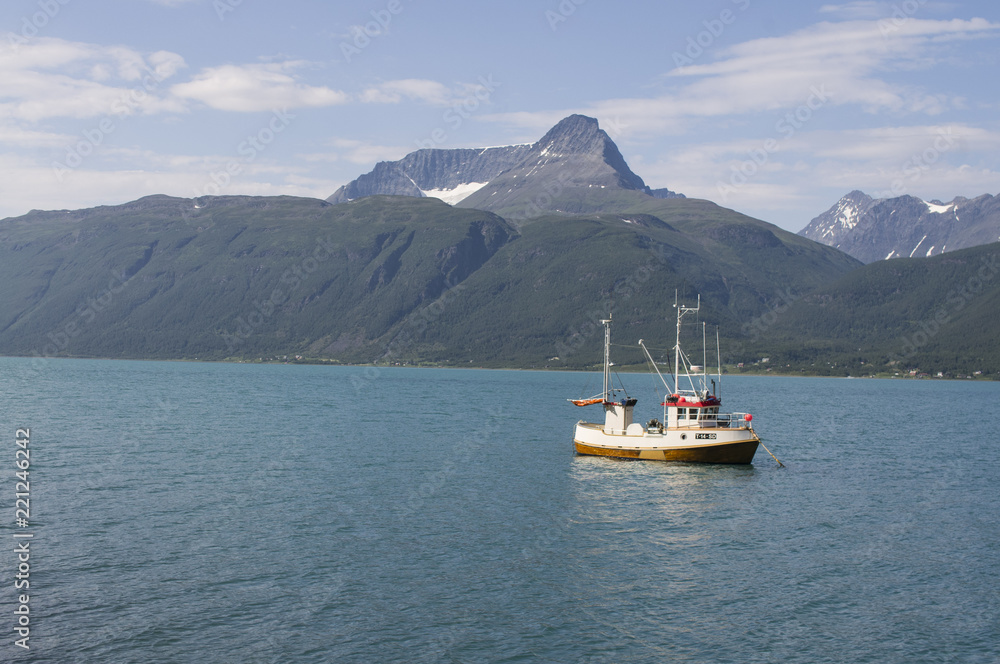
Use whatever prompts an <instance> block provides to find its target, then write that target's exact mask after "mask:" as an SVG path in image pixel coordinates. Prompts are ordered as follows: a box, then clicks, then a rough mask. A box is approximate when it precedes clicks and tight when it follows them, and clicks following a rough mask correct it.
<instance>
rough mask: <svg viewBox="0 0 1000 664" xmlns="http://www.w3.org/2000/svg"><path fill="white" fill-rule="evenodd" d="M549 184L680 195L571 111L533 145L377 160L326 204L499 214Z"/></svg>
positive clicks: (592, 121)
mask: <svg viewBox="0 0 1000 664" xmlns="http://www.w3.org/2000/svg"><path fill="white" fill-rule="evenodd" d="M546 184H548V186H549V188H550V189H551V188H553V187H555V188H556V189H558V190H560V191H561V190H563V189H565V188H567V187H578V188H589V189H593V188H597V189H606V188H607V189H612V190H615V189H618V190H620V189H629V190H635V191H640V192H643V193H646V194H649V195H651V196H655V197H657V198H674V197H681V198H682V197H683V195H681V194H676V193H674V192H672V191H670V190H669V189H658V190H656V191H655V192H654V191H652V190H650V188H649V187H647V186H646V184H645V183H644V182H643V181H642V178H640V177H639V176H638V175H636V174H635V173H633V172H632V170H631V169H630V168H629V167H628V164H627V163H625V158H624V157H623V156H622V154H621V152H620V151H619V150H618V146H617V145H615V142H614V141H613V140H611V137H610V136H608V134H607V132H605V131H604V130H603V129H601V128H600V126H599V124H598V121H597V120H596V119H595V118H591V117H587V116H585V115H579V114H574V115H570V116H568V117H566V118H563V119H562V120H560V121H559V122H558V123H556V125H555V126H554V127H552V128H551V129H550V130H549V131H547V132H546V133H545V135H544V136H542V138H541V139H539V140H538V141H536V142H535V143H532V144H530V145H512V146H505V147H497V148H482V149H479V148H476V149H468V148H463V149H423V150H418V151H416V152H411V153H410V154H408V155H406V156H405V157H404V158H403V159H400V160H398V161H392V162H379V163H378V164H377V165H376V166H375V168H374V169H373V170H372V171H371V172H369V173H366V174H364V175H362V176H360V177H358V178H357V179H356V180H354V181H352V182H350V183H348V184H346V185H344V186H343V187H341V188H340V189H338V190H337V191H336V192H334V194H333V195H332V196H330V197H329V198H328V199H327V201H329V202H331V203H344V202H347V201H350V200H353V199H356V198H362V197H364V196H373V195H376V194H390V195H402V196H418V197H419V196H434V197H436V198H441V199H442V200H444V201H445V202H447V203H451V204H453V205H454V204H458V203H461V204H462V206H463V207H473V208H480V209H484V210H499V209H502V208H509V207H511V206H516V205H521V204H522V203H524V202H526V201H534V200H535V199H536V198H538V196H540V195H541V193H540V192H542V191H544V186H545V185H546Z"/></svg>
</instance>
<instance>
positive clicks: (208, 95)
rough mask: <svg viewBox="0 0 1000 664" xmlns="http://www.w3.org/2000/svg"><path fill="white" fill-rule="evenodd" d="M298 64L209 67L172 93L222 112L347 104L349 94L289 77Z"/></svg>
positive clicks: (297, 62)
mask: <svg viewBox="0 0 1000 664" xmlns="http://www.w3.org/2000/svg"><path fill="white" fill-rule="evenodd" d="M304 64H305V63H303V62H299V61H286V62H275V63H264V64H250V65H222V66H219V67H209V68H208V69H205V70H203V71H201V72H200V73H199V74H197V75H196V76H195V77H194V78H193V79H192V80H191V81H189V82H187V83H178V84H177V85H174V86H173V87H172V88H171V92H172V93H173V94H174V95H176V96H177V97H180V98H183V99H194V100H197V101H200V102H202V103H204V104H205V105H207V106H209V107H211V108H214V109H217V110H222V111H267V110H271V109H274V108H301V107H308V106H335V105H338V104H344V103H347V101H348V100H349V97H348V95H347V94H345V93H343V92H341V91H339V90H333V89H331V88H328V87H317V86H310V85H306V84H304V83H301V82H299V81H298V80H296V78H295V77H294V76H293V75H292V74H291V73H290V72H292V71H294V70H295V69H298V68H299V67H301V66H303V65H304Z"/></svg>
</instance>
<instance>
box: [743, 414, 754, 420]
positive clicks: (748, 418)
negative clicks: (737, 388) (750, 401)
mask: <svg viewBox="0 0 1000 664" xmlns="http://www.w3.org/2000/svg"><path fill="white" fill-rule="evenodd" d="M743 419H744V420H746V421H747V422H753V415H751V414H750V413H747V414H746V415H744V416H743Z"/></svg>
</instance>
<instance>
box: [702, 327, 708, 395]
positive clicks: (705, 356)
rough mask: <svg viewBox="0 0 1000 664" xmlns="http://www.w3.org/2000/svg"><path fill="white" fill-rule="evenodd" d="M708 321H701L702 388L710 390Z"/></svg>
mask: <svg viewBox="0 0 1000 664" xmlns="http://www.w3.org/2000/svg"><path fill="white" fill-rule="evenodd" d="M707 325H708V323H706V322H705V321H701V373H702V376H701V389H703V390H706V391H707V390H708V383H707V382H706V381H707V380H708V344H707V343H706V337H705V329H706V326H707Z"/></svg>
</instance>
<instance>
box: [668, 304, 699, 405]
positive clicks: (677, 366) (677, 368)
mask: <svg viewBox="0 0 1000 664" xmlns="http://www.w3.org/2000/svg"><path fill="white" fill-rule="evenodd" d="M674 308H675V309H677V342H676V343H675V344H674V389H676V390H677V391H678V392H680V382H679V381H680V376H681V318H683V316H684V314H686V313H688V312H695V313H697V312H698V311H700V310H701V293H699V294H698V306H696V307H685V306H684V305H683V304H681V305H678V303H677V290H676V289H675V290H674ZM684 371H685V373H687V368H686V367H685V370H684ZM688 382H690V383H691V387H692V388H694V381H693V380H692V379H691V374H688Z"/></svg>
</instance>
